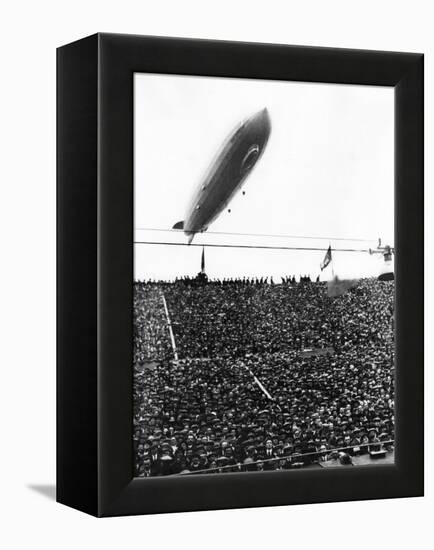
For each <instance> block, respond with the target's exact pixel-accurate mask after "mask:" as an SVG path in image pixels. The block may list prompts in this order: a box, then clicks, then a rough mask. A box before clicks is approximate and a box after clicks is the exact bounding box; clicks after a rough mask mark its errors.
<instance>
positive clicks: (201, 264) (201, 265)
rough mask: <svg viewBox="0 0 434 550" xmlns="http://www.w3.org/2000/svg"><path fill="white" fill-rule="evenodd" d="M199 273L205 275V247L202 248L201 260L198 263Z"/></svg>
mask: <svg viewBox="0 0 434 550" xmlns="http://www.w3.org/2000/svg"><path fill="white" fill-rule="evenodd" d="M200 272H201V273H205V247H204V246H203V247H202V260H201V262H200Z"/></svg>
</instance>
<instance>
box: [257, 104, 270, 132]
mask: <svg viewBox="0 0 434 550" xmlns="http://www.w3.org/2000/svg"><path fill="white" fill-rule="evenodd" d="M255 119H256V122H257V123H258V124H259V126H260V127H261V128H262V129H263V130H264V131H265V133H266V134H269V133H270V130H271V119H270V113H269V112H268V109H267V107H264V108H263V109H262V110H261V111H259V113H257V114H256V116H255Z"/></svg>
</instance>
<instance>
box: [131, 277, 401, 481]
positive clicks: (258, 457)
mask: <svg viewBox="0 0 434 550" xmlns="http://www.w3.org/2000/svg"><path fill="white" fill-rule="evenodd" d="M134 286H135V293H134V316H135V323H134V329H135V347H134V445H135V471H136V475H138V476H155V475H169V474H180V473H194V472H198V471H200V472H202V471H205V472H209V473H213V472H228V471H256V470H279V469H289V468H294V467H301V466H307V465H310V464H312V463H317V462H319V461H322V460H326V459H327V458H329V457H330V456H331V455H333V453H334V452H335V451H334V449H340V450H341V451H342V452H345V453H346V456H351V455H358V454H363V453H369V452H370V451H372V450H376V449H379V448H383V442H389V441H392V440H393V437H394V368H393V361H394V351H393V303H394V300H393V296H394V282H393V281H389V282H381V281H378V280H374V279H366V280H362V281H360V282H359V284H358V285H357V287H356V288H353V289H351V290H349V291H348V292H347V293H345V294H344V295H342V296H339V297H337V298H330V297H329V296H328V295H327V290H326V284H325V283H312V282H311V281H310V280H309V281H308V280H305V281H302V282H301V283H296V282H295V281H292V278H288V280H285V281H283V282H282V283H281V284H275V283H274V282H272V281H271V280H267V281H266V280H265V279H262V280H261V279H253V280H252V279H238V280H232V281H230V280H227V281H214V282H211V281H206V280H204V279H202V280H199V281H197V280H196V281H195V280H194V279H181V280H178V281H176V282H175V283H163V282H146V283H140V282H138V283H135V285H134ZM163 300H164V301H165V304H166V305H167V313H166V311H165V304H164V301H163ZM168 314H169V316H170V317H169V318H168ZM169 321H170V326H171V329H172V330H173V336H174V340H175V342H176V349H177V354H178V357H179V360H175V359H174V350H173V347H172V342H171V338H170V332H169ZM307 349H309V350H310V353H309V354H307V353H306V350H307ZM316 351H317V352H318V353H316ZM321 351H322V352H323V353H321ZM366 444H369V445H366ZM390 445H391V444H389V443H386V445H385V447H386V448H390Z"/></svg>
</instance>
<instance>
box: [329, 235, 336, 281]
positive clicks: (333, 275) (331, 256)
mask: <svg viewBox="0 0 434 550" xmlns="http://www.w3.org/2000/svg"><path fill="white" fill-rule="evenodd" d="M329 247H330V258H331V260H330V263H331V264H332V277H333V279H334V278H335V268H334V265H335V263H334V260H333V254H332V245H331V244H330V243H329Z"/></svg>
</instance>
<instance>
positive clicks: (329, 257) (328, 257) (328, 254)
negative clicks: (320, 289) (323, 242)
mask: <svg viewBox="0 0 434 550" xmlns="http://www.w3.org/2000/svg"><path fill="white" fill-rule="evenodd" d="M331 261H332V247H331V245H329V247H328V249H327V252H326V255H325V256H324V260H323V261H322V262H321V264H320V268H321V271H322V270H323V269H325V268H326V267H327V266H328V265H329V263H330V262H331Z"/></svg>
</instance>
